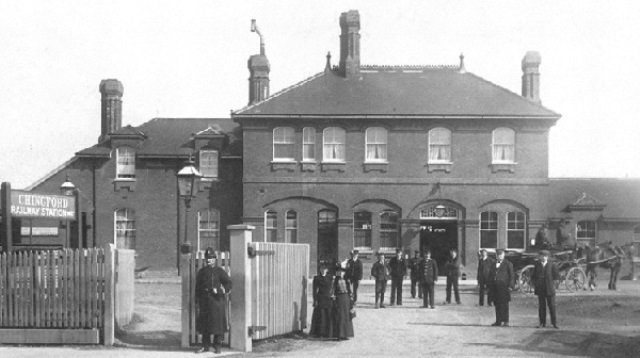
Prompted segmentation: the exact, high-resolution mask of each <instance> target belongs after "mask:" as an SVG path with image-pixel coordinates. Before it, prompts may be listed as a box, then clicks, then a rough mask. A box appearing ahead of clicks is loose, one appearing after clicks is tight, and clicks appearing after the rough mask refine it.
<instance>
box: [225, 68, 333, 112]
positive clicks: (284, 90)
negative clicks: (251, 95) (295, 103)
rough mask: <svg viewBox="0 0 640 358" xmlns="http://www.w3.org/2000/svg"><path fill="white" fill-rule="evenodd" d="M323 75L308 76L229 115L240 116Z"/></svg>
mask: <svg viewBox="0 0 640 358" xmlns="http://www.w3.org/2000/svg"><path fill="white" fill-rule="evenodd" d="M324 74H325V72H324V71H322V72H318V73H316V74H315V75H311V76H309V77H307V78H305V79H303V80H302V81H300V82H298V83H295V84H293V85H291V86H289V87H285V88H283V89H281V90H280V91H278V92H276V93H274V94H272V95H271V96H269V97H267V98H265V99H264V100H262V101H260V102H256V103H253V104H250V105H247V106H244V107H242V108H240V109H239V110H237V111H232V112H231V114H232V115H234V114H240V112H243V111H247V110H249V109H251V108H253V107H255V106H258V105H260V104H263V103H266V102H269V101H271V100H272V99H274V98H277V97H279V96H281V95H283V94H285V93H287V92H289V91H291V90H293V89H294V88H297V87H300V86H302V85H303V84H305V83H307V82H311V81H313V80H315V79H316V78H318V77H320V76H322V75H324Z"/></svg>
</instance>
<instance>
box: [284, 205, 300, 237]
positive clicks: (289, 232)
mask: <svg viewBox="0 0 640 358" xmlns="http://www.w3.org/2000/svg"><path fill="white" fill-rule="evenodd" d="M289 214H293V215H295V217H294V218H293V219H294V221H293V225H289V224H290V221H289ZM284 219H285V220H284V242H286V243H288V244H295V243H297V242H298V212H297V211H295V210H287V211H286V212H285V214H284Z"/></svg>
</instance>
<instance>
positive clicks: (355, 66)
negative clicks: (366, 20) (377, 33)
mask: <svg viewBox="0 0 640 358" xmlns="http://www.w3.org/2000/svg"><path fill="white" fill-rule="evenodd" d="M340 28H341V30H342V33H341V34H340V70H341V72H342V73H343V74H344V76H345V77H346V78H354V77H358V76H359V75H360V33H359V31H360V14H359V13H358V10H349V12H343V13H342V14H341V15H340Z"/></svg>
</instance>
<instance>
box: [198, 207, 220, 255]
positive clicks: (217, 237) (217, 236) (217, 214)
mask: <svg viewBox="0 0 640 358" xmlns="http://www.w3.org/2000/svg"><path fill="white" fill-rule="evenodd" d="M205 213H206V214H207V217H206V221H205V220H203V219H204V218H203V217H202V216H203V214H205ZM211 214H215V219H216V220H211V218H212V215H211ZM202 222H206V223H211V222H217V225H216V226H217V227H214V228H213V229H212V228H211V226H210V225H207V227H205V228H203V227H202V225H201V224H202ZM203 232H211V233H213V234H214V236H215V237H214V239H213V242H214V245H212V246H211V247H212V248H213V249H214V250H216V251H219V250H220V211H218V210H216V209H211V208H210V209H204V210H200V211H199V212H198V245H197V251H200V250H206V249H207V248H206V247H203V245H202V242H201V240H202V233H203Z"/></svg>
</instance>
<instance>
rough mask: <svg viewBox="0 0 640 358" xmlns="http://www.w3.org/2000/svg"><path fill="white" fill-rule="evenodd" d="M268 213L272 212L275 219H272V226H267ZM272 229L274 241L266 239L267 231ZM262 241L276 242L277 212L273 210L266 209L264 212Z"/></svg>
mask: <svg viewBox="0 0 640 358" xmlns="http://www.w3.org/2000/svg"><path fill="white" fill-rule="evenodd" d="M269 214H274V216H275V220H274V223H275V224H274V226H268V223H269ZM271 231H273V233H274V234H273V237H274V238H275V241H267V238H268V237H269V235H268V233H269V232H271ZM263 239H264V240H263V241H264V242H278V212H277V211H275V210H267V211H265V212H264V238H263Z"/></svg>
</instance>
